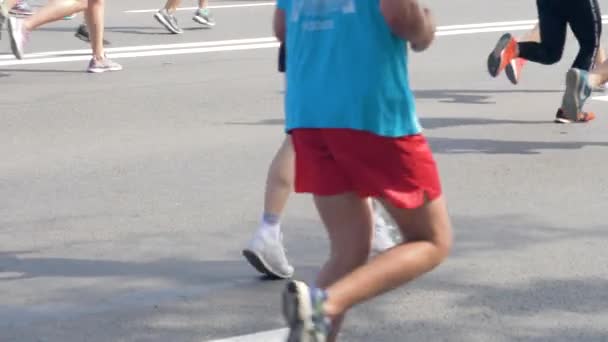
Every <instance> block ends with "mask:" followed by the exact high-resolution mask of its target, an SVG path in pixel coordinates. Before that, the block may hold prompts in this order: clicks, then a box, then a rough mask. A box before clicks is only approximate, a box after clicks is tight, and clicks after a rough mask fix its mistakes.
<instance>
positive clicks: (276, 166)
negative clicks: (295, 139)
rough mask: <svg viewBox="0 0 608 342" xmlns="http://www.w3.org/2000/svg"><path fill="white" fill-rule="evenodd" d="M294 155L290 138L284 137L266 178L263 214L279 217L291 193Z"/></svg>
mask: <svg viewBox="0 0 608 342" xmlns="http://www.w3.org/2000/svg"><path fill="white" fill-rule="evenodd" d="M294 163H295V155H294V151H293V146H292V144H291V136H289V135H288V136H286V137H285V140H284V141H283V144H282V145H281V147H280V148H279V150H278V151H277V154H276V155H275V157H274V159H273V160H272V163H271V164H270V168H269V169H268V176H267V178H266V193H265V195H264V213H270V214H273V215H276V216H281V213H282V212H283V209H284V208H285V204H286V203H287V200H288V199H289V195H290V194H291V192H292V191H293V182H294V173H295V171H294Z"/></svg>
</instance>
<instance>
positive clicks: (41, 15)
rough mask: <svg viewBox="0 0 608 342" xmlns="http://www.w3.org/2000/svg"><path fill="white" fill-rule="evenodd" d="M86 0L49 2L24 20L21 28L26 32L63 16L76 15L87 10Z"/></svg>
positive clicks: (55, 0) (56, 0) (53, 0)
mask: <svg viewBox="0 0 608 342" xmlns="http://www.w3.org/2000/svg"><path fill="white" fill-rule="evenodd" d="M86 1H87V0H82V1H79V0H76V1H75V0H51V1H50V2H49V3H48V4H47V5H46V6H44V7H42V8H41V9H39V10H38V11H37V12H36V13H34V15H32V16H31V17H29V18H27V19H25V21H24V22H23V26H24V28H25V29H26V30H28V31H33V30H35V29H36V28H38V27H40V26H42V25H44V24H48V23H51V22H54V21H57V20H61V19H63V18H64V17H65V16H68V15H72V14H74V13H78V12H81V11H83V10H84V9H86V8H87V3H86Z"/></svg>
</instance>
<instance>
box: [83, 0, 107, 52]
mask: <svg viewBox="0 0 608 342" xmlns="http://www.w3.org/2000/svg"><path fill="white" fill-rule="evenodd" d="M88 2H89V7H88V8H87V11H86V21H87V26H88V27H89V34H90V39H91V49H92V50H93V58H95V59H97V60H103V59H104V58H105V50H104V48H103V31H104V14H105V8H104V7H105V4H104V0H88Z"/></svg>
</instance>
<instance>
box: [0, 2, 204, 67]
mask: <svg viewBox="0 0 608 342" xmlns="http://www.w3.org/2000/svg"><path fill="white" fill-rule="evenodd" d="M198 2H199V8H198V9H197V10H196V12H195V14H194V17H193V20H194V21H195V22H197V23H199V24H201V25H202V26H203V27H205V28H211V27H213V26H215V21H214V19H213V17H212V16H211V13H210V12H209V9H208V8H207V0H199V1H198ZM180 3H181V0H167V2H166V4H165V6H164V7H163V8H162V9H160V10H159V11H158V12H157V13H156V14H155V15H154V17H155V18H156V20H158V21H159V22H160V23H161V24H162V25H163V26H164V27H165V28H166V29H167V30H168V31H169V32H171V33H174V34H179V33H182V32H183V31H182V30H181V29H180V28H179V26H177V20H176V19H175V15H174V14H175V11H176V10H177V7H178V6H179V4H180ZM104 10H105V1H104V0H49V1H48V2H47V4H46V5H45V6H42V7H41V8H40V9H38V10H37V11H33V10H32V6H31V5H30V4H29V3H28V2H27V0H3V1H2V0H0V30H1V29H2V28H3V26H4V23H5V22H7V25H8V27H7V29H8V33H9V40H10V46H11V51H12V52H13V54H14V55H15V57H16V58H18V59H23V57H24V50H25V47H26V44H27V42H28V41H29V37H30V35H31V32H33V31H34V30H35V29H37V28H38V27H41V26H43V25H45V24H48V23H51V22H55V21H58V20H62V19H71V18H73V17H74V16H75V15H76V14H77V13H80V12H84V23H83V24H81V25H79V26H78V28H77V30H76V34H75V36H76V37H77V38H79V39H81V40H83V41H86V42H90V44H91V49H92V55H93V56H92V58H91V61H90V62H89V65H88V68H87V71H88V72H93V73H101V72H106V71H119V70H122V66H121V65H120V64H118V63H116V62H114V61H112V60H110V59H109V58H108V57H107V56H106V53H105V50H104V46H107V45H109V44H110V42H108V41H107V40H105V39H104V14H105V13H104ZM0 38H1V36H0Z"/></svg>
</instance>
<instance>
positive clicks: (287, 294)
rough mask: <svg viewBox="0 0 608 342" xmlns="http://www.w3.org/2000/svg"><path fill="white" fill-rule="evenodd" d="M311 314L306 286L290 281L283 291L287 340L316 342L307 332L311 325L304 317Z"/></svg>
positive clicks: (291, 341) (289, 341)
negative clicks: (287, 330) (287, 331)
mask: <svg viewBox="0 0 608 342" xmlns="http://www.w3.org/2000/svg"><path fill="white" fill-rule="evenodd" d="M311 316H312V308H311V307H310V292H309V291H308V286H306V285H304V284H302V283H300V282H297V281H290V282H289V283H288V284H287V285H286V286H285V291H284V292H283V317H284V318H285V322H286V323H287V325H288V326H289V336H288V337H287V342H317V341H315V340H316V339H313V338H312V337H311V336H310V335H309V334H308V331H310V330H311V329H312V327H311V322H310V319H306V318H307V317H311Z"/></svg>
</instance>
